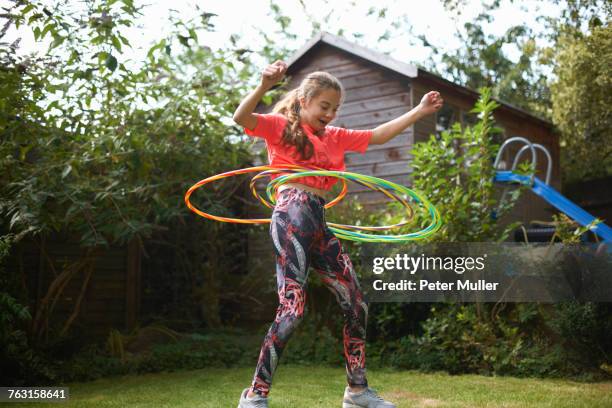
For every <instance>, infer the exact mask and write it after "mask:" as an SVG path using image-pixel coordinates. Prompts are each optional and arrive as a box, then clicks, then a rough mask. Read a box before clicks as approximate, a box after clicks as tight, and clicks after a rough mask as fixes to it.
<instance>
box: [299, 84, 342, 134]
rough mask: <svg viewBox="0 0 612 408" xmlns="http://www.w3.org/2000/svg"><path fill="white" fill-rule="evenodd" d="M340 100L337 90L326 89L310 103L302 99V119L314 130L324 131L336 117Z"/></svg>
mask: <svg viewBox="0 0 612 408" xmlns="http://www.w3.org/2000/svg"><path fill="white" fill-rule="evenodd" d="M340 99H341V95H340V92H338V91H336V90H335V89H326V90H324V91H322V92H321V93H320V94H318V95H317V96H315V97H314V98H312V99H310V100H309V101H305V100H304V99H301V100H300V105H301V110H300V119H301V120H302V122H304V123H306V124H308V125H310V126H311V127H312V128H313V129H314V130H321V129H324V128H325V126H327V125H328V124H329V122H331V121H332V120H334V118H335V117H336V113H337V112H338V108H339V107H340Z"/></svg>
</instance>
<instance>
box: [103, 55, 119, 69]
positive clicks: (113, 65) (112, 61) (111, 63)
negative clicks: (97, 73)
mask: <svg viewBox="0 0 612 408" xmlns="http://www.w3.org/2000/svg"><path fill="white" fill-rule="evenodd" d="M104 65H106V68H108V69H110V70H111V72H112V71H115V69H117V58H115V57H114V56H113V55H112V54H108V58H106V61H105V63H104Z"/></svg>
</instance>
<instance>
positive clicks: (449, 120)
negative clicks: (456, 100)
mask: <svg viewBox="0 0 612 408" xmlns="http://www.w3.org/2000/svg"><path fill="white" fill-rule="evenodd" d="M457 112H458V108H457V107H456V106H453V105H451V104H449V103H445V104H444V105H443V106H442V108H441V109H440V110H439V111H438V112H437V113H436V133H438V134H440V133H442V132H443V131H445V130H449V129H450V128H451V126H452V125H453V123H454V122H456V121H457V120H458V118H457Z"/></svg>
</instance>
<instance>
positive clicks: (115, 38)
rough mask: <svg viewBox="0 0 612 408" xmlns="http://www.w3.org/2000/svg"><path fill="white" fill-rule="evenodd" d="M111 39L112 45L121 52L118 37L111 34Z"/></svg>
mask: <svg viewBox="0 0 612 408" xmlns="http://www.w3.org/2000/svg"><path fill="white" fill-rule="evenodd" d="M111 41H112V42H113V47H115V48H116V49H117V51H119V52H121V42H120V41H119V38H117V37H116V36H113V37H112V39H111Z"/></svg>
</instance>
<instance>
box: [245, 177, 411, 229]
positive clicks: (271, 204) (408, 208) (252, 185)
mask: <svg viewBox="0 0 612 408" xmlns="http://www.w3.org/2000/svg"><path fill="white" fill-rule="evenodd" d="M275 173H286V172H285V171H284V170H266V171H262V172H261V173H258V174H257V175H255V176H253V177H252V178H251V183H250V188H251V192H252V193H253V195H254V196H255V198H257V199H258V200H259V201H260V202H261V203H263V204H264V205H265V206H266V207H268V208H274V204H275V203H276V196H277V195H278V188H279V187H280V186H281V184H276V185H275V187H274V197H273V199H272V200H271V201H272V202H269V201H267V200H266V199H264V198H263V197H262V196H261V195H260V194H259V193H258V192H257V190H256V188H255V183H256V182H257V180H259V179H260V178H262V177H265V176H269V175H270V174H275ZM342 181H344V188H346V180H344V179H342ZM353 181H355V182H356V183H358V184H361V185H363V186H365V187H368V188H370V189H372V190H375V191H380V192H381V193H383V194H385V195H386V196H387V197H389V198H391V199H393V200H395V201H398V202H399V203H400V204H402V205H403V206H404V208H406V212H407V214H408V219H407V220H406V221H404V222H400V223H397V224H393V225H381V226H377V227H369V226H362V225H347V224H337V223H332V222H328V223H327V225H329V226H333V227H337V228H344V229H354V230H361V231H386V230H390V229H393V228H400V227H403V226H405V225H408V224H410V221H411V220H412V218H414V210H413V209H412V207H411V206H410V204H409V203H408V202H407V201H406V200H404V199H403V198H402V197H400V196H398V195H396V194H394V193H393V192H391V191H388V190H386V189H384V188H382V187H379V186H377V185H372V184H370V183H368V182H366V181H364V180H353Z"/></svg>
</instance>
